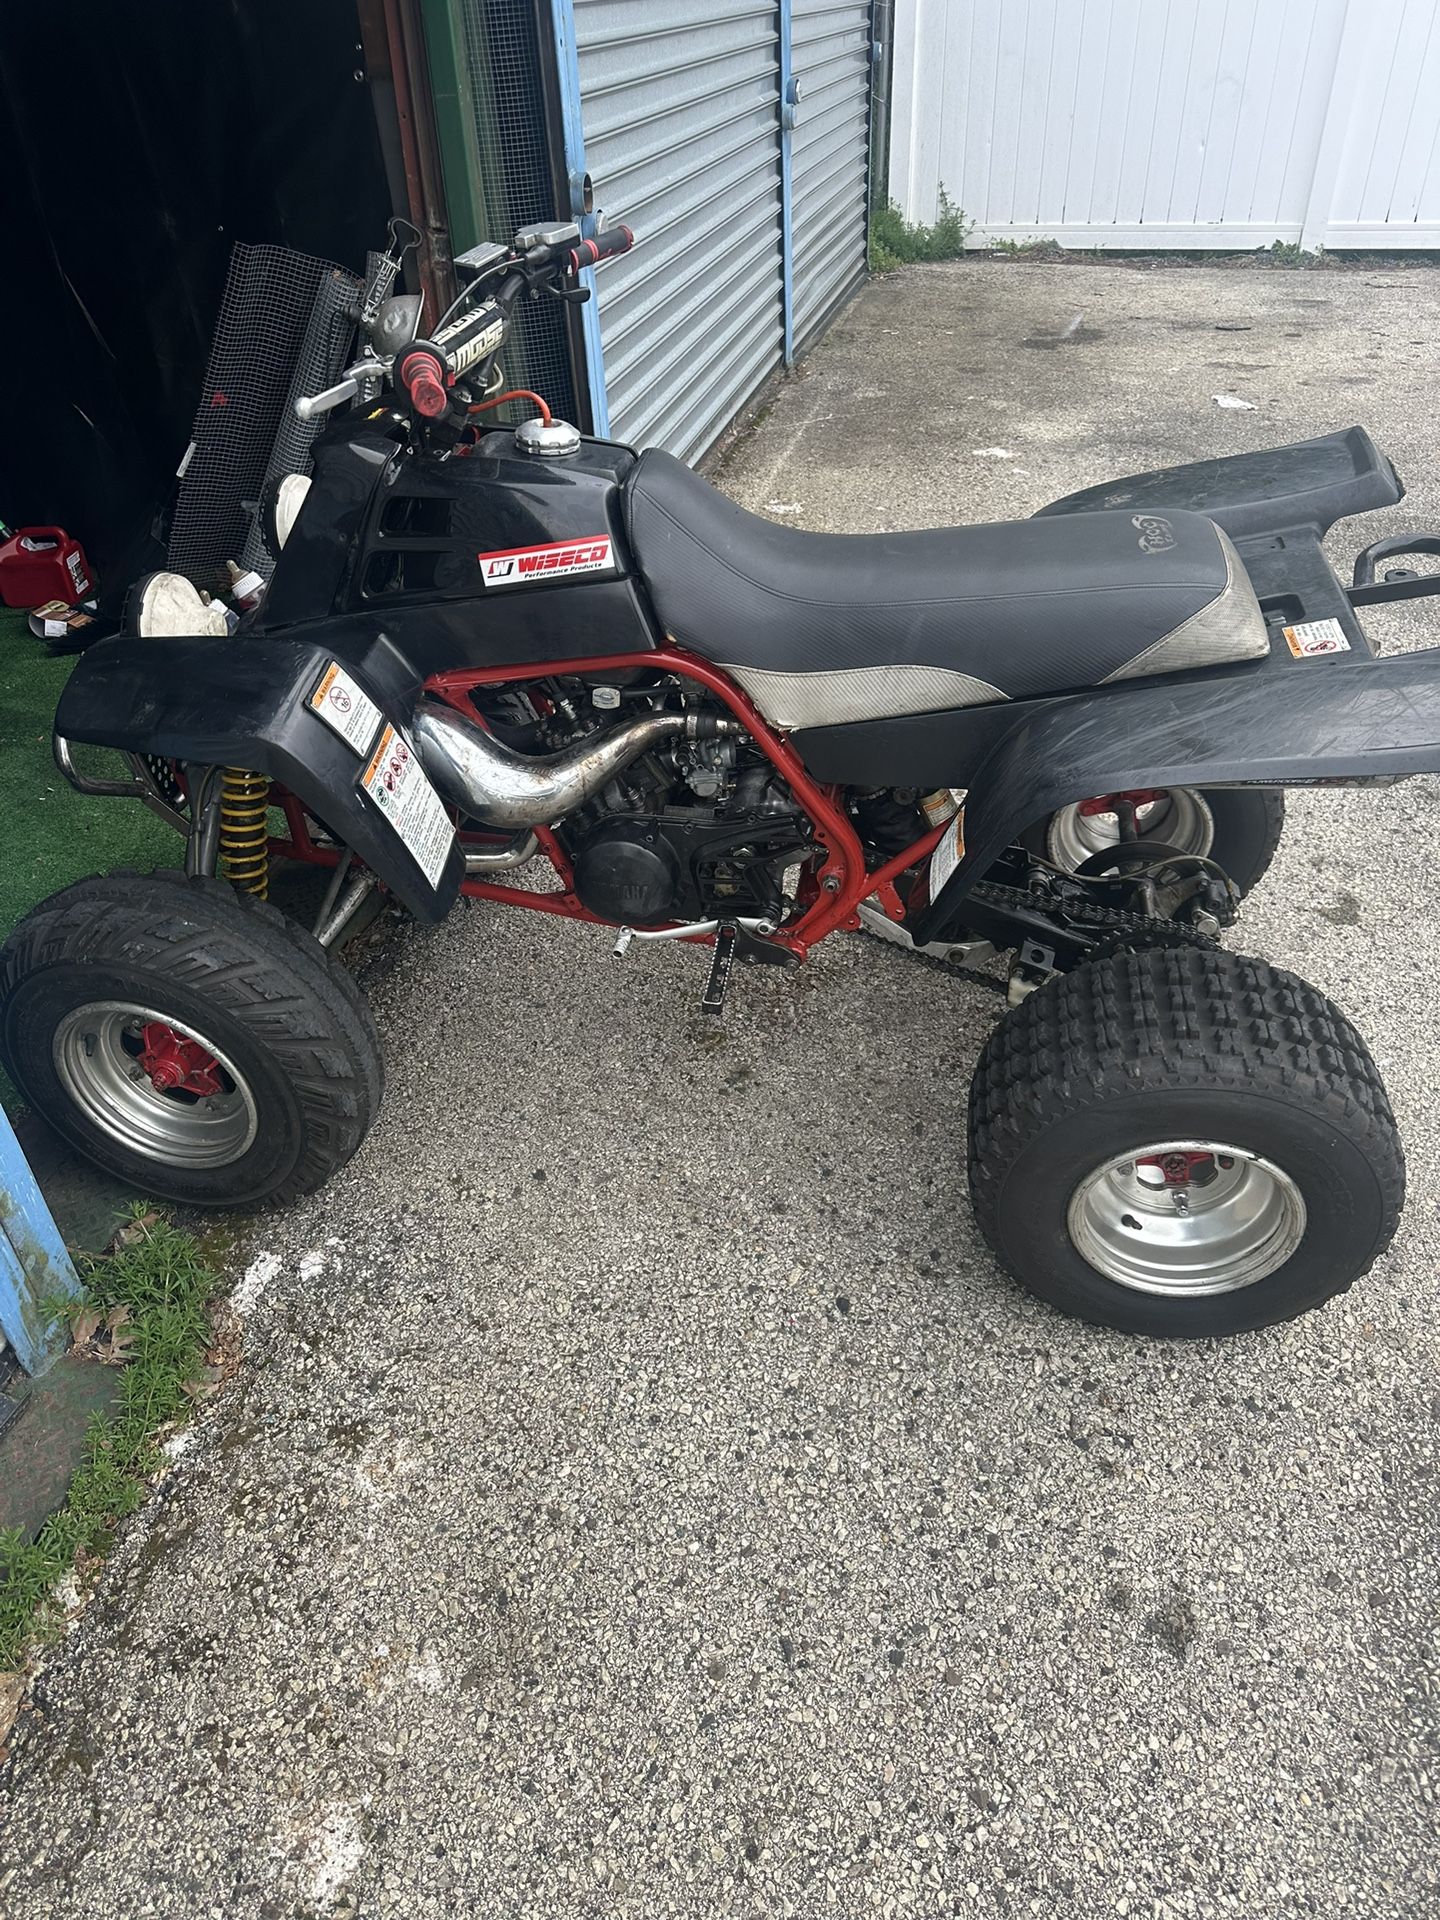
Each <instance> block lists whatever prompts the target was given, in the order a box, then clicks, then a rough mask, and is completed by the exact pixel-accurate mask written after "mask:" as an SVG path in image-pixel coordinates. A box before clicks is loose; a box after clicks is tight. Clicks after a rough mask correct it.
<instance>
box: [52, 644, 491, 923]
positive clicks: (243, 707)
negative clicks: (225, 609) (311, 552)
mask: <svg viewBox="0 0 1440 1920" xmlns="http://www.w3.org/2000/svg"><path fill="white" fill-rule="evenodd" d="M333 658H334V656H333V655H332V654H331V653H330V652H329V651H328V650H327V649H326V648H324V647H318V646H311V645H307V644H306V643H304V642H300V641H291V640H278V639H277V640H269V639H267V640H253V641H249V642H246V641H244V640H241V641H238V642H231V643H230V644H229V645H226V644H225V643H224V642H223V641H220V642H217V641H216V640H215V639H213V638H210V637H203V638H196V639H192V638H184V639H146V640H137V639H134V638H133V637H131V636H129V635H117V636H116V638H115V639H113V640H105V641H101V642H99V643H98V644H97V645H95V646H93V647H90V648H88V649H87V650H86V652H85V653H84V654H82V656H81V657H80V659H79V660H78V661H77V663H76V666H75V670H74V672H73V673H72V674H71V676H70V680H69V682H68V684H67V685H66V688H65V691H64V693H63V694H62V695H61V697H60V705H59V707H58V709H57V711H56V714H55V731H56V733H57V734H58V735H60V736H61V737H62V738H64V739H66V740H69V741H84V742H88V743H90V744H92V745H95V746H104V747H117V748H119V749H121V751H123V752H126V753H143V754H157V755H159V756H160V757H161V758H163V759H167V760H188V761H191V762H194V763H197V764H200V765H205V766H237V767H250V768H253V769H254V770H255V771H256V772H257V773H264V774H268V775H269V777H270V778H271V779H272V780H275V781H278V782H279V783H280V784H281V785H282V786H285V787H288V788H289V789H290V791H291V792H292V793H294V794H295V795H296V796H297V797H298V798H299V799H300V800H301V801H302V802H303V803H304V805H305V806H306V807H308V808H309V809H310V810H311V812H312V813H314V814H315V815H316V817H317V818H318V819H321V820H323V821H324V822H325V824H326V826H327V827H328V828H329V829H330V831H331V832H332V833H334V834H335V835H337V836H338V838H339V839H341V840H342V841H344V843H345V844H346V845H347V846H349V847H352V848H353V849H354V851H355V854H356V856H357V858H358V859H360V860H362V861H363V862H364V863H365V865H366V866H367V867H369V868H370V870H371V872H372V873H374V874H376V875H377V876H378V877H379V878H380V879H381V880H383V881H384V883H385V885H386V886H387V887H389V888H390V890H391V891H392V892H393V893H394V894H395V895H396V896H397V897H398V898H399V899H400V900H402V901H403V902H404V904H405V905H406V906H407V907H408V908H409V910H410V911H411V913H413V914H415V915H416V916H417V918H419V919H421V920H439V919H441V918H442V917H443V916H444V914H445V913H446V912H447V911H448V909H449V908H450V906H451V905H452V903H453V902H454V900H455V897H456V894H457V893H458V891H459V886H460V876H461V872H462V868H463V861H462V857H461V854H460V852H459V849H458V847H456V846H454V845H452V846H451V848H450V852H449V854H448V856H447V858H446V862H445V866H444V868H443V870H442V872H441V874H440V880H439V884H438V885H437V886H432V885H431V883H430V880H429V879H428V877H427V876H426V874H425V872H424V870H423V869H422V868H421V866H420V865H419V863H418V861H416V859H415V858H414V856H413V855H412V854H411V853H410V851H409V849H408V848H407V847H406V845H405V843H404V842H403V841H402V840H401V838H400V836H399V835H398V834H397V833H396V832H395V831H394V829H393V828H392V827H391V825H390V824H389V822H388V821H387V820H386V819H385V818H384V817H383V815H382V814H381V813H380V811H379V809H378V808H377V807H376V806H375V805H374V804H373V802H372V801H370V800H369V799H368V798H367V797H366V795H365V794H364V793H363V792H362V791H361V789H360V787H359V785H358V784H357V776H358V775H359V773H360V771H361V767H362V764H363V761H362V756H361V754H360V753H359V752H357V751H356V750H355V749H354V748H352V747H350V746H348V745H347V744H346V742H345V741H344V740H342V739H341V738H340V736H339V735H338V734H337V733H335V732H333V731H332V729H331V728H330V727H329V726H328V725H327V724H326V723H325V722H324V721H323V720H321V719H320V718H319V717H318V716H317V715H316V714H315V713H313V712H312V711H311V710H310V708H309V706H308V704H307V703H308V700H309V697H310V694H311V693H312V692H313V690H314V688H315V687H316V686H317V684H318V683H319V681H320V678H321V676H322V674H323V673H324V671H325V669H326V667H327V666H328V665H329V664H330V662H331V660H332V659H333ZM343 664H344V665H345V670H346V672H347V673H349V674H351V675H352V677H353V678H354V679H355V680H356V681H357V682H358V683H359V684H360V686H361V687H362V688H363V689H364V691H365V692H366V693H368V694H369V696H370V698H371V699H372V700H373V701H374V702H375V704H376V705H377V706H378V707H379V708H380V711H381V713H382V714H383V715H384V717H385V719H387V720H388V721H390V723H391V724H392V725H393V726H395V727H397V728H398V729H399V730H400V731H401V732H402V733H406V734H407V736H408V729H409V721H410V715H411V712H412V710H413V707H414V702H415V696H416V694H417V692H418V690H419V681H418V678H417V676H415V674H414V673H413V671H412V670H411V669H410V667H409V665H408V663H407V662H406V661H405V660H404V659H403V658H402V656H401V655H400V654H399V653H397V652H396V651H395V649H394V648H393V647H391V646H390V645H389V644H388V642H383V641H382V642H380V643H378V644H377V645H376V646H373V647H371V648H370V650H369V651H368V653H367V655H366V659H365V662H364V665H363V667H360V668H357V667H355V666H353V665H352V664H351V663H350V662H348V661H346V662H344V663H343Z"/></svg>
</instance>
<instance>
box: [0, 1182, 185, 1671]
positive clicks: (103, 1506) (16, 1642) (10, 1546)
mask: <svg viewBox="0 0 1440 1920" xmlns="http://www.w3.org/2000/svg"><path fill="white" fill-rule="evenodd" d="M125 1232H126V1233H128V1234H130V1235H132V1236H133V1237H132V1238H131V1239H130V1241H129V1244H128V1245H126V1246H124V1247H123V1248H122V1249H121V1251H120V1252H118V1253H114V1254H111V1255H110V1256H108V1257H107V1258H105V1259H102V1260H95V1261H92V1262H90V1263H88V1264H87V1266H86V1268H85V1270H84V1272H83V1274H82V1280H83V1284H84V1293H83V1295H82V1297H81V1299H80V1300H79V1302H78V1303H77V1302H76V1301H73V1300H66V1301H65V1302H64V1303H63V1311H64V1312H65V1313H67V1314H68V1315H69V1317H70V1321H71V1325H72V1326H73V1327H74V1329H75V1331H76V1333H77V1335H83V1336H84V1337H86V1338H95V1337H105V1336H106V1335H107V1334H108V1338H109V1340H110V1342H111V1345H112V1350H113V1357H115V1358H123V1364H124V1371H123V1372H122V1374H121V1378H120V1394H119V1402H118V1405H117V1407H116V1410H115V1411H114V1413H112V1414H109V1415H97V1416H96V1417H95V1418H94V1419H93V1420H92V1421H91V1423H90V1427H89V1430H88V1432H87V1434H86V1437H85V1454H84V1458H83V1460H82V1462H81V1464H80V1466H79V1468H78V1470H77V1471H76V1474H75V1478H74V1480H73V1481H72V1482H71V1486H70V1492H69V1495H68V1497H67V1499H66V1501H65V1504H64V1506H63V1507H62V1508H61V1509H60V1511H59V1512H58V1513H55V1514H52V1515H51V1517H50V1518H49V1519H48V1520H47V1521H46V1522H45V1524H44V1526H43V1527H42V1528H41V1529H40V1532H39V1534H38V1535H37V1537H36V1538H35V1540H34V1541H27V1540H26V1538H25V1536H24V1534H23V1532H22V1531H21V1530H20V1529H19V1528H18V1527H11V1528H7V1529H3V1530H0V1672H3V1671H4V1670H5V1669H6V1668H10V1667H14V1666H16V1665H18V1664H19V1662H20V1660H21V1658H22V1656H23V1653H24V1650H25V1647H26V1645H27V1643H28V1642H29V1641H30V1640H31V1639H32V1638H39V1639H42V1640H44V1639H51V1638H53V1637H54V1636H55V1634H56V1633H58V1631H59V1629H60V1625H61V1621H62V1618H63V1609H62V1607H61V1605H60V1603H59V1602H58V1601H57V1600H56V1598H55V1593H54V1588H55V1583H56V1582H57V1581H58V1580H61V1579H63V1578H64V1576H65V1575H66V1574H67V1573H68V1572H69V1571H70V1570H71V1568H72V1567H73V1566H74V1564H75V1559H76V1555H77V1554H79V1553H82V1552H83V1553H85V1554H87V1555H92V1556H94V1555H101V1554H103V1553H104V1552H105V1551H106V1549H107V1547H108V1545H109V1541H110V1537H111V1535H112V1533H113V1532H114V1529H115V1526H116V1523H117V1522H118V1521H120V1520H122V1519H123V1518H124V1516H125V1515H126V1514H128V1513H133V1512H134V1510H135V1508H136V1507H138V1506H139V1504H140V1502H141V1501H142V1500H143V1499H144V1497H145V1492H146V1483H147V1480H148V1479H149V1477H150V1476H151V1475H152V1474H153V1473H154V1472H155V1471H156V1469H157V1467H158V1466H159V1464H160V1452H159V1448H158V1445H157V1443H156V1438H155V1436H156V1433H157V1432H158V1431H159V1430H160V1429H161V1428H163V1427H165V1426H167V1425H168V1424H169V1423H170V1422H172V1421H174V1420H178V1419H181V1418H182V1417H184V1416H186V1415H188V1413H189V1411H190V1409H191V1407H192V1405H193V1403H194V1400H195V1397H196V1395H197V1393H204V1392H206V1391H207V1390H210V1389H207V1387H206V1384H205V1378H204V1366H205V1350H206V1346H207V1344H208V1336H209V1330H210V1321H209V1312H208V1308H209V1302H210V1298H211V1295H212V1294H213V1293H214V1291H215V1287H216V1285H217V1284H218V1282H217V1275H216V1273H215V1270H214V1269H213V1267H211V1266H210V1264H209V1263H208V1262H207V1260H206V1258H205V1254H204V1252H203V1251H202V1249H201V1247H200V1246H199V1244H198V1243H197V1242H196V1241H195V1240H194V1239H193V1238H192V1237H191V1236H190V1235H189V1234H188V1233H181V1232H180V1231H179V1230H178V1229H177V1228H175V1227H174V1226H172V1225H171V1224H170V1223H169V1222H168V1221H166V1220H161V1219H158V1218H156V1217H154V1216H153V1215H147V1214H145V1213H144V1211H143V1209H141V1208H136V1210H135V1213H134V1215H133V1217H132V1222H131V1225H130V1227H129V1228H127V1229H125ZM61 1364H62V1365H63V1364H65V1363H64V1362H63V1361H62V1362H61Z"/></svg>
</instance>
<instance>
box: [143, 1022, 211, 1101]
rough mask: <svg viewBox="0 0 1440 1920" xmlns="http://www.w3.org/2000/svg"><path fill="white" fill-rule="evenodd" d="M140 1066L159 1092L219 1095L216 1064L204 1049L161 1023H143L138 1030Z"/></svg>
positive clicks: (206, 1049) (206, 1048) (196, 1042)
mask: <svg viewBox="0 0 1440 1920" xmlns="http://www.w3.org/2000/svg"><path fill="white" fill-rule="evenodd" d="M140 1038H141V1042H142V1045H141V1048H140V1064H141V1066H142V1067H143V1068H144V1069H145V1071H146V1073H148V1074H149V1076H150V1084H151V1086H152V1087H154V1088H155V1089H156V1091H157V1092H159V1093H194V1094H199V1095H202V1096H203V1095H205V1094H212V1093H221V1092H223V1091H224V1089H223V1088H222V1086H221V1084H220V1063H219V1061H218V1060H217V1059H216V1058H215V1056H214V1054H213V1053H211V1052H210V1050H209V1048H208V1047H202V1046H201V1044H200V1042H199V1041H198V1040H189V1039H187V1038H186V1037H185V1035H184V1034H181V1033H177V1032H176V1031H175V1029H174V1028H173V1027H168V1026H166V1024H165V1022H164V1021H163V1020H147V1021H146V1023H145V1025H144V1026H143V1027H142V1028H141V1031H140Z"/></svg>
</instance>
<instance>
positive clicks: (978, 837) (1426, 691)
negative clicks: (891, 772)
mask: <svg viewBox="0 0 1440 1920" xmlns="http://www.w3.org/2000/svg"><path fill="white" fill-rule="evenodd" d="M1412 773H1440V648H1429V649H1427V650H1426V651H1424V652H1422V653H1407V654H1397V655H1392V656H1391V657H1389V658H1387V659H1384V660H1377V659H1354V658H1349V659H1344V660H1339V661H1337V660H1334V659H1329V658H1318V659H1314V660H1304V661H1297V662H1295V664H1294V666H1293V667H1287V668H1286V669H1285V670H1283V671H1280V672H1267V673H1265V674H1263V675H1257V674H1255V673H1253V672H1246V671H1244V670H1241V671H1238V672H1235V673H1233V674H1219V673H1213V674H1207V675H1206V676H1204V678H1203V679H1202V678H1200V677H1199V676H1196V677H1193V678H1190V677H1187V678H1186V679H1185V680H1183V681H1182V680H1175V681H1172V682H1169V683H1166V682H1164V681H1152V682H1150V683H1149V684H1148V685H1136V686H1133V687H1106V688H1102V689H1099V690H1097V691H1096V692H1094V693H1088V694H1076V695H1071V696H1069V697H1067V698H1065V699H1063V700H1051V701H1046V702H1045V703H1043V704H1042V705H1040V706H1038V707H1032V708H1031V710H1030V712H1029V713H1028V714H1027V715H1026V717H1025V718H1024V719H1022V720H1020V721H1019V722H1018V723H1017V725H1016V726H1015V727H1013V728H1012V729H1011V730H1010V731H1009V732H1008V733H1006V734H1005V735H1004V737H1003V738H1002V739H1001V740H1000V741H999V743H998V744H997V745H996V746H994V747H993V748H992V749H991V750H990V752H989V754H987V756H986V758H985V760H984V761H983V762H982V764H981V765H980V767H979V768H978V769H977V770H976V773H975V777H974V780H973V782H972V784H971V789H970V794H969V797H968V799H967V801H966V806H965V815H964V834H965V851H964V855H963V857H962V859H961V860H960V862H959V864H958V865H957V866H956V868H955V870H954V872H953V873H952V874H951V875H950V878H949V879H948V881H947V882H946V883H945V885H944V886H943V887H942V888H941V890H940V893H939V894H938V895H937V897H936V898H935V899H934V900H932V901H931V903H930V904H929V906H928V907H926V908H925V909H924V910H923V911H922V912H921V914H920V915H919V917H918V919H917V920H916V921H915V922H914V923H913V924H912V925H911V927H910V932H911V936H912V938H913V939H914V941H915V943H916V945H917V946H921V945H924V944H925V943H926V942H927V941H930V940H943V939H946V938H949V937H952V936H953V935H954V933H955V932H956V930H957V928H958V927H959V926H960V925H962V924H963V913H964V902H965V896H966V894H967V893H968V892H969V891H970V888H971V887H972V886H973V885H974V884H975V882H976V881H977V880H979V879H980V878H981V876H982V875H983V874H984V873H985V872H986V871H987V869H988V868H990V867H991V866H993V864H994V862H995V861H996V860H997V859H998V857H999V856H1000V854H1001V853H1003V852H1004V850H1005V848H1006V847H1008V846H1010V845H1012V844H1013V843H1014V841H1015V840H1017V839H1018V838H1019V836H1020V834H1021V833H1022V832H1023V831H1024V829H1025V828H1026V827H1028V826H1030V825H1031V824H1032V823H1033V822H1034V821H1036V820H1041V819H1044V817H1045V816H1046V815H1047V814H1050V813H1054V812H1055V810H1056V809H1057V808H1059V807H1065V806H1070V805H1072V804H1073V803H1074V802H1076V801H1079V800H1087V799H1089V798H1091V797H1092V796H1093V795H1095V794H1101V793H1123V792H1125V791H1126V790H1128V789H1134V788H1138V787H1227V786H1229V787H1245V786H1266V787H1303V786H1331V785H1333V786H1353V785H1357V784H1363V783H1364V782H1366V781H1368V780H1387V779H1395V778H1397V777H1399V776H1402V775H1405V774H1412Z"/></svg>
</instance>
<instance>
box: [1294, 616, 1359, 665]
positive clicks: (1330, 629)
mask: <svg viewBox="0 0 1440 1920" xmlns="http://www.w3.org/2000/svg"><path fill="white" fill-rule="evenodd" d="M1281 631H1282V632H1283V633H1284V635H1285V644H1286V646H1287V647H1289V649H1290V651H1291V653H1293V654H1294V656H1295V658H1296V659H1297V660H1309V659H1311V658H1312V657H1313V656H1314V655H1315V654H1317V653H1348V652H1349V651H1350V642H1349V641H1348V640H1347V639H1346V638H1345V629H1344V628H1343V627H1342V626H1341V625H1340V622H1339V621H1338V620H1306V621H1305V622H1304V623H1303V624H1302V625H1300V626H1298V627H1284V628H1282V629H1281Z"/></svg>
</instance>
